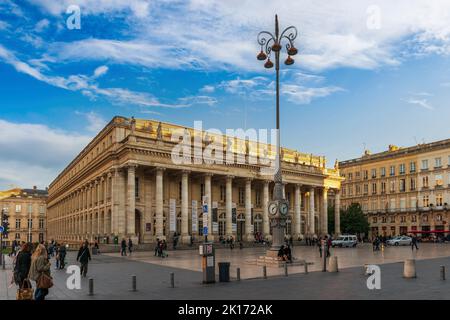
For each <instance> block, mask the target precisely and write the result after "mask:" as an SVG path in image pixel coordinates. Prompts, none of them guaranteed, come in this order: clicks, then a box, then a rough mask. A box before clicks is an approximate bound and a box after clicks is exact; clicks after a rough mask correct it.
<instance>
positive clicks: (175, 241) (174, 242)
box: [172, 232, 178, 250]
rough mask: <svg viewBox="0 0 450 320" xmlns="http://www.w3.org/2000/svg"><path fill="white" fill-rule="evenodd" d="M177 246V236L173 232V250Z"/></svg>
mask: <svg viewBox="0 0 450 320" xmlns="http://www.w3.org/2000/svg"><path fill="white" fill-rule="evenodd" d="M177 244H178V234H177V233H176V232H175V233H174V234H173V246H172V247H173V250H176V249H177Z"/></svg>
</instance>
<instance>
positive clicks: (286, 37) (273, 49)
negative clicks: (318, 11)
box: [256, 15, 298, 256]
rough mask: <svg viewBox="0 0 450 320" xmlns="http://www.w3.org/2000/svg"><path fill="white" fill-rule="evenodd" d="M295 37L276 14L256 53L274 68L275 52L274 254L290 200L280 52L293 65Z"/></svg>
mask: <svg viewBox="0 0 450 320" xmlns="http://www.w3.org/2000/svg"><path fill="white" fill-rule="evenodd" d="M295 38H297V28H295V27H294V26H290V27H287V28H286V29H284V30H283V31H282V32H281V33H280V32H279V27H278V16H277V15H275V34H272V33H271V32H269V31H261V32H260V33H259V34H258V38H257V40H258V44H259V45H260V46H261V51H260V52H259V54H258V55H257V57H256V58H257V59H258V60H260V61H266V62H265V63H264V67H265V68H267V69H270V68H273V66H274V63H273V62H272V61H271V60H270V58H271V55H272V53H273V54H274V55H275V71H276V130H277V131H276V133H277V135H276V139H277V141H276V146H277V153H276V159H275V175H274V182H275V187H274V190H273V198H272V201H270V202H269V207H268V211H269V216H270V227H271V229H272V246H271V248H270V250H269V251H268V255H269V256H276V255H277V254H278V250H279V249H280V247H281V246H282V245H283V242H284V233H285V228H286V219H287V214H288V212H289V203H288V201H287V200H286V199H285V198H284V196H283V179H282V176H281V144H280V86H279V85H280V53H281V50H282V48H283V46H282V45H283V44H285V48H286V52H287V54H288V56H287V59H286V60H285V61H284V63H285V64H286V65H292V64H293V63H294V59H292V56H294V55H296V54H297V52H298V50H297V49H296V48H295V46H294V40H295Z"/></svg>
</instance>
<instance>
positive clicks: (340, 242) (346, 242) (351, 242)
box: [331, 234, 358, 248]
mask: <svg viewBox="0 0 450 320" xmlns="http://www.w3.org/2000/svg"><path fill="white" fill-rule="evenodd" d="M357 244H358V238H357V237H356V236H355V235H350V234H343V235H340V236H339V237H338V238H337V239H335V240H333V241H331V246H332V247H333V248H334V247H340V248H342V247H356V245H357Z"/></svg>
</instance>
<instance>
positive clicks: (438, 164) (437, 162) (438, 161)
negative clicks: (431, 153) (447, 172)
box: [434, 157, 442, 168]
mask: <svg viewBox="0 0 450 320" xmlns="http://www.w3.org/2000/svg"><path fill="white" fill-rule="evenodd" d="M434 167H435V168H440V167H442V160H441V158H440V157H439V158H435V159H434Z"/></svg>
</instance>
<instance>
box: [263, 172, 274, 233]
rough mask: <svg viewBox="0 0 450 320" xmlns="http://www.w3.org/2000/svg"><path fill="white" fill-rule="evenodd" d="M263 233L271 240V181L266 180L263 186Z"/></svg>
mask: <svg viewBox="0 0 450 320" xmlns="http://www.w3.org/2000/svg"><path fill="white" fill-rule="evenodd" d="M263 233H264V237H266V238H267V239H268V240H269V241H270V240H271V238H272V236H271V235H270V224H269V181H268V180H265V181H264V188H263Z"/></svg>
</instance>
